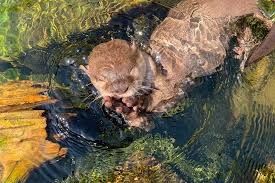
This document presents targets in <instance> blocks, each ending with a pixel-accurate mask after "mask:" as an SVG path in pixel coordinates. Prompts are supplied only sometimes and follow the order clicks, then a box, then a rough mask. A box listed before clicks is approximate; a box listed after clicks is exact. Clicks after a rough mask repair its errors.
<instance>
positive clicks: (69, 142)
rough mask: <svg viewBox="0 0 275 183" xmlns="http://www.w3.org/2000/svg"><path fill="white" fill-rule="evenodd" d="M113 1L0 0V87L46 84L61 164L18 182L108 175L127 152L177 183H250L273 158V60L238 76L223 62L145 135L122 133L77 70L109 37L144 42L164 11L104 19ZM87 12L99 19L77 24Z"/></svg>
mask: <svg viewBox="0 0 275 183" xmlns="http://www.w3.org/2000/svg"><path fill="white" fill-rule="evenodd" d="M131 2H132V1H131ZM133 2H134V1H133ZM136 2H137V3H140V2H142V1H136ZM20 3H21V4H20ZM123 3H124V4H127V2H124V1H112V2H111V1H102V3H101V4H100V3H99V5H98V4H97V2H95V1H84V0H83V1H81V2H79V3H78V4H76V3H72V2H70V1H39V2H35V1H22V2H21V1H20V2H19V1H18V2H17V1H3V0H2V1H1V0H0V5H1V8H0V26H1V28H0V44H1V45H0V46H1V52H0V53H1V57H0V58H1V59H0V81H1V83H4V82H9V81H12V80H21V79H31V80H34V81H49V86H50V91H49V95H50V96H51V97H53V98H55V99H58V102H57V103H55V104H52V105H47V106H42V107H40V108H42V109H46V110H47V113H46V117H47V119H48V122H47V132H48V139H49V140H51V141H54V142H57V143H59V144H60V145H61V146H62V147H66V148H68V154H67V156H66V157H65V158H58V159H56V160H51V161H48V162H46V163H44V164H42V165H41V166H39V167H37V168H36V169H35V170H33V171H31V172H30V174H29V176H28V178H27V179H26V182H29V183H31V182H33V183H34V182H54V181H55V180H59V181H61V180H63V179H65V178H66V177H68V176H70V175H79V173H80V172H81V173H83V172H85V171H87V172H96V173H97V174H100V175H104V176H109V175H110V174H112V173H113V172H114V171H115V170H117V169H118V167H119V166H123V164H124V163H125V162H126V161H127V160H129V159H131V157H132V156H133V155H134V154H142V156H144V157H143V159H144V158H145V159H146V157H152V156H153V157H155V158H156V159H157V161H158V162H159V163H160V164H162V165H163V166H164V167H167V168H168V169H169V171H171V172H175V173H176V174H177V176H178V178H179V179H183V180H184V181H186V182H253V181H255V179H256V177H257V174H258V171H260V170H261V169H262V168H264V167H265V166H267V165H269V164H270V163H271V164H272V163H273V164H274V160H275V146H274V143H275V99H274V96H273V95H274V91H275V67H274V64H273V63H272V62H274V61H275V57H274V56H272V55H271V56H270V58H269V61H265V62H260V63H259V64H257V65H254V66H252V67H251V68H249V69H247V70H246V71H245V72H244V73H240V72H239V69H238V68H239V67H238V61H237V60H234V59H227V61H226V64H225V66H224V67H223V68H222V69H221V71H220V72H218V73H216V74H214V75H212V76H209V77H205V78H202V80H201V82H200V83H201V84H198V85H197V86H196V87H194V89H193V90H192V91H190V93H189V95H188V97H187V98H186V99H185V100H183V101H182V102H181V103H180V105H179V106H178V107H177V110H175V111H173V112H174V113H175V114H174V113H173V112H171V113H173V115H171V113H170V115H167V116H163V117H158V116H156V117H155V119H154V122H155V123H156V128H155V129H154V130H153V131H152V132H149V133H145V132H142V131H140V130H128V129H127V128H126V127H125V125H124V123H123V120H122V119H121V117H120V116H118V115H116V114H114V113H112V112H110V111H107V110H106V109H104V108H103V107H102V106H101V103H100V101H97V100H96V101H95V100H94V99H95V97H96V95H97V94H96V91H95V90H94V88H93V87H92V86H91V85H89V80H88V78H87V77H86V76H85V75H84V74H83V73H82V72H81V71H80V70H79V69H78V66H79V65H80V64H85V63H87V56H88V54H89V52H90V51H91V50H92V48H93V47H94V46H95V45H97V44H99V43H101V42H105V41H108V40H110V39H112V38H122V39H126V40H135V41H137V42H138V43H140V44H141V45H146V43H147V40H148V38H149V36H150V33H151V31H152V30H153V29H154V27H155V26H156V25H157V24H158V23H159V22H161V20H162V19H163V18H165V15H166V13H167V11H168V9H166V8H164V7H162V6H159V5H157V4H153V5H150V6H147V7H139V8H135V9H134V10H130V11H128V12H127V13H122V14H120V15H118V16H114V17H113V18H112V19H111V18H109V17H110V16H111V15H112V12H116V11H117V10H116V9H122V8H120V7H124V5H123ZM72 7H74V8H72ZM90 7H96V8H97V9H100V12H102V9H104V10H106V12H107V13H106V14H104V16H103V15H102V16H98V17H97V16H94V17H97V18H98V21H91V19H90V20H87V23H86V24H85V22H86V21H84V23H83V22H81V21H82V20H86V19H87V17H91V14H90V13H91V12H93V11H89V8H90ZM96 8H95V9H96ZM112 8H113V9H112ZM110 9H111V10H110ZM30 10H32V11H30ZM34 10H35V11H34ZM109 10H110V11H109ZM95 12H96V11H95ZM110 12H111V13H110ZM76 15H77V16H76ZM105 15H106V16H105ZM107 15H108V16H107ZM43 16H45V17H44V18H43V19H40V18H41V17H43ZM62 17H63V19H62ZM76 17H77V18H76ZM110 19H111V22H109V23H108V24H106V22H108V21H109V20H110ZM42 20H43V21H42ZM80 22H81V24H80ZM95 22H96V23H95ZM91 24H92V25H91ZM23 25H25V28H24V26H23ZM89 28H91V29H89ZM43 33H44V34H43ZM140 33H142V34H140ZM45 35H46V36H45ZM0 159H1V157H0ZM137 161H142V160H137ZM0 171H1V169H0ZM165 175H166V174H159V177H162V176H165ZM157 180H161V179H157Z"/></svg>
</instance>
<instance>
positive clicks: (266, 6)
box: [258, 0, 275, 22]
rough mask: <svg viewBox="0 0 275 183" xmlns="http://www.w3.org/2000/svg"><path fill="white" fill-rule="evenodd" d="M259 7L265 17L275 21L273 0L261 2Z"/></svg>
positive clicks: (261, 0) (262, 0) (260, 0)
mask: <svg viewBox="0 0 275 183" xmlns="http://www.w3.org/2000/svg"><path fill="white" fill-rule="evenodd" d="M258 4H259V7H260V8H261V9H262V11H263V13H264V14H265V16H267V17H269V18H270V19H272V21H273V22H274V21H275V3H274V1H273V0H259V1H258Z"/></svg>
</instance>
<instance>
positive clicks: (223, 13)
mask: <svg viewBox="0 0 275 183" xmlns="http://www.w3.org/2000/svg"><path fill="white" fill-rule="evenodd" d="M234 1H236V2H235V3H236V4H238V3H239V4H240V7H238V8H239V9H238V8H234V7H233V8H232V7H231V5H229V3H228V2H227V1H225V0H224V1H222V0H200V1H196V0H186V1H183V2H181V3H179V4H178V5H177V6H176V7H175V8H173V9H172V10H171V11H170V13H169V15H168V17H167V18H166V19H165V20H164V21H163V22H162V23H161V24H160V25H159V26H158V27H157V28H156V30H155V31H154V33H153V34H152V36H151V39H150V44H149V46H150V48H151V49H150V50H149V51H148V53H146V52H144V51H142V50H140V49H138V48H136V46H135V45H131V44H129V43H127V42H126V41H123V40H112V41H109V42H107V43H102V44H100V45H98V46H97V47H95V48H94V50H93V51H92V53H91V55H90V56H89V65H88V68H87V70H86V72H87V74H88V75H89V77H90V78H91V81H92V83H93V84H94V85H95V87H96V88H97V89H98V90H99V92H100V93H101V95H102V96H111V97H118V98H125V97H133V96H134V97H136V96H142V95H146V97H144V98H142V99H140V100H146V102H143V103H142V104H146V106H145V107H144V108H145V109H146V112H164V111H166V110H167V108H169V107H171V106H173V105H174V104H175V103H176V102H177V101H178V100H179V98H181V97H183V96H184V93H185V91H186V89H188V88H189V86H190V85H192V84H193V80H194V79H195V78H197V77H201V76H205V75H209V74H211V73H213V72H216V68H217V67H218V66H220V65H221V64H223V61H224V58H225V56H226V52H227V49H228V39H229V37H230V35H229V32H228V31H227V28H228V25H229V23H230V22H232V21H234V20H235V19H236V18H237V17H238V16H242V15H247V14H253V13H258V10H257V6H256V3H252V2H253V1H252V0H234ZM230 3H232V2H231V1H230ZM242 3H244V4H242ZM217 4H218V5H217ZM218 7H223V8H218ZM237 9H238V10H237ZM127 87H128V89H127V90H125V89H126V88H127ZM124 116H125V117H126V119H128V120H129V121H130V123H129V125H130V126H137V127H142V128H144V127H145V126H146V125H148V123H146V117H145V116H143V115H142V114H138V113H130V114H124Z"/></svg>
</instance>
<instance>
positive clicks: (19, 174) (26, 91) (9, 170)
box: [0, 81, 67, 183]
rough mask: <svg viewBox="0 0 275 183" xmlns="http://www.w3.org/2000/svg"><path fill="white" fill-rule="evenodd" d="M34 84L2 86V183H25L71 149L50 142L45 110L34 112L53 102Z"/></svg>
mask: <svg viewBox="0 0 275 183" xmlns="http://www.w3.org/2000/svg"><path fill="white" fill-rule="evenodd" d="M44 91H46V89H45V88H43V87H42V86H41V85H40V84H39V85H35V84H34V83H32V82H30V81H21V82H11V83H6V84H4V85H1V86H0V182H3V183H8V182H22V181H24V180H25V179H26V178H27V176H28V174H29V172H30V171H31V170H33V169H34V168H37V167H39V166H40V165H41V164H43V163H44V162H46V161H49V160H52V159H55V158H58V157H61V156H64V155H65V154H66V153H67V149H65V148H61V147H60V146H59V145H58V144H55V143H52V142H50V141H48V140H46V139H47V132H46V129H45V128H46V126H47V124H46V118H45V117H43V113H44V112H45V111H44V110H33V109H32V108H33V107H35V106H38V105H41V104H48V103H51V102H52V100H51V99H50V98H49V97H47V96H43V95H40V94H38V93H41V92H44Z"/></svg>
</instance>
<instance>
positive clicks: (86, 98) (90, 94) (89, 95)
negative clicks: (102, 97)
mask: <svg viewBox="0 0 275 183" xmlns="http://www.w3.org/2000/svg"><path fill="white" fill-rule="evenodd" d="M92 96H93V94H90V95H88V96H87V97H86V98H84V99H83V100H82V102H85V101H86V100H88V99H89V98H90V97H92Z"/></svg>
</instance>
